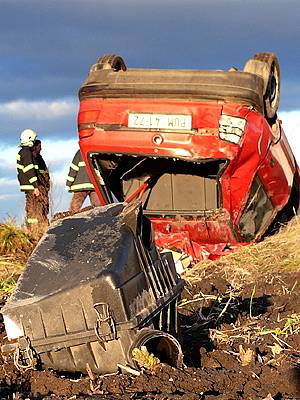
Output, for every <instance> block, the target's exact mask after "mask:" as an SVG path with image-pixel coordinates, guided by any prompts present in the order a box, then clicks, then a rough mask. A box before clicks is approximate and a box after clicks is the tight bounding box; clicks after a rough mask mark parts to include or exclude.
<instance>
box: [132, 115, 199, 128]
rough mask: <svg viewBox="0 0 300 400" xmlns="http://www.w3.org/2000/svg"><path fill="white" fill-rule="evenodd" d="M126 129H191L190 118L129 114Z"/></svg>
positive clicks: (186, 116)
mask: <svg viewBox="0 0 300 400" xmlns="http://www.w3.org/2000/svg"><path fill="white" fill-rule="evenodd" d="M128 128H139V129H166V130H174V131H180V130H181V131H189V130H191V129H192V116H191V115H181V114H146V113H130V114H129V116H128Z"/></svg>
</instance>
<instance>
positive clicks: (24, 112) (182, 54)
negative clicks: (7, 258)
mask: <svg viewBox="0 0 300 400" xmlns="http://www.w3.org/2000/svg"><path fill="white" fill-rule="evenodd" d="M299 21H300V1H299V0H251V1H250V0H180V1H179V0H152V1H148V0H59V1H57V0H42V1H41V0H0V221H3V220H5V219H6V218H8V217H9V216H10V217H14V218H16V219H17V220H18V221H21V220H22V218H23V209H24V195H23V194H22V193H20V192H19V190H18V183H17V180H16V171H15V155H16V152H17V151H18V148H17V146H18V143H19V135H20V133H21V131H22V130H23V129H26V128H32V129H34V130H35V131H36V132H37V133H38V136H39V138H40V139H41V140H42V145H43V150H42V154H43V156H44V158H45V160H46V162H47V164H48V166H49V169H50V172H51V177H52V182H53V188H52V193H51V212H52V213H54V212H57V211H61V210H64V209H66V208H67V207H68V204H69V201H70V194H68V193H66V192H65V188H64V187H65V185H64V183H65V178H66V175H67V172H68V165H69V162H70V161H71V159H72V157H73V155H74V152H75V151H76V149H77V146H78V144H77V143H78V139H77V112H78V105H79V104H78V90H79V88H80V86H81V84H82V83H83V81H84V80H85V78H86V76H87V73H88V70H89V68H90V66H91V65H92V64H93V63H94V62H95V61H96V59H97V58H98V57H100V56H101V55H103V54H105V53H114V54H119V55H121V56H122V57H123V58H124V60H125V62H126V64H127V66H128V67H129V68H130V67H137V68H138V67H142V68H178V69H228V68H229V67H231V66H235V67H237V68H238V69H242V68H243V66H244V64H245V62H246V61H247V60H248V59H249V58H251V57H252V56H253V55H254V54H255V53H256V52H261V51H270V52H275V53H276V54H277V56H278V59H279V62H280V68H281V101H280V107H279V112H278V115H279V117H280V119H281V120H282V121H283V127H284V130H285V132H286V134H287V136H288V139H289V142H290V144H291V146H292V148H293V151H294V154H295V155H296V158H297V159H298V162H299V163H300V132H298V127H299V125H300V73H299V72H300V52H299V43H300V23H299Z"/></svg>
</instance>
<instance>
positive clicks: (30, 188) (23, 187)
mask: <svg viewBox="0 0 300 400" xmlns="http://www.w3.org/2000/svg"><path fill="white" fill-rule="evenodd" d="M20 190H34V186H33V185H20Z"/></svg>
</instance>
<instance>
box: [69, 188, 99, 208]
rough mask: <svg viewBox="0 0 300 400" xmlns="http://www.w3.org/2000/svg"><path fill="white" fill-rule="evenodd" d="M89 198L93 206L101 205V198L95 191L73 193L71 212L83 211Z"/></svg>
mask: <svg viewBox="0 0 300 400" xmlns="http://www.w3.org/2000/svg"><path fill="white" fill-rule="evenodd" d="M87 197H89V198H90V202H91V205H92V206H94V207H98V206H100V205H101V203H100V200H99V197H98V196H97V193H96V192H95V191H94V190H83V191H78V192H74V193H73V197H72V200H71V204H70V211H72V212H77V211H79V210H80V209H81V207H82V205H83V203H84V200H85V199H86V198H87Z"/></svg>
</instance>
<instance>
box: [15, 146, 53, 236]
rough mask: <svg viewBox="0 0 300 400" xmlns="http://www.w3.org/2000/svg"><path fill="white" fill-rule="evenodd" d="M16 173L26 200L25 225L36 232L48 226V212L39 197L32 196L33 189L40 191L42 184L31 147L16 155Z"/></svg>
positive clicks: (25, 147) (26, 147)
mask: <svg viewBox="0 0 300 400" xmlns="http://www.w3.org/2000/svg"><path fill="white" fill-rule="evenodd" d="M17 172H18V180H19V184H20V190H21V192H24V193H25V198H26V205H25V212H26V225H27V227H28V228H29V229H30V230H32V231H35V232H37V231H39V230H42V228H43V227H44V226H45V225H48V218H47V214H48V211H47V210H46V209H45V208H44V207H43V204H42V203H41V198H40V196H36V195H35V194H34V189H39V191H41V186H42V184H41V179H40V174H39V167H38V163H37V161H36V159H35V158H34V156H33V153H32V147H29V146H23V147H22V148H21V150H20V151H19V153H18V154H17Z"/></svg>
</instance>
